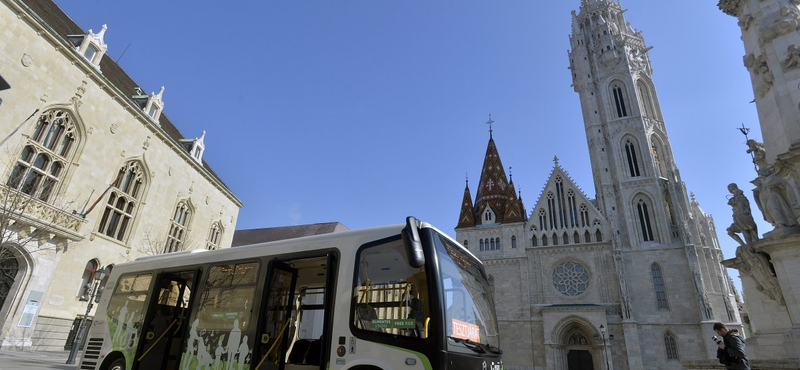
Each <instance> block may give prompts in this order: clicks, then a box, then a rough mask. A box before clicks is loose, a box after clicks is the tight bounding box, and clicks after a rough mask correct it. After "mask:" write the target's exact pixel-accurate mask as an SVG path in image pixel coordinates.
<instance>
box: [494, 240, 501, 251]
mask: <svg viewBox="0 0 800 370" xmlns="http://www.w3.org/2000/svg"><path fill="white" fill-rule="evenodd" d="M495 245H496V246H497V249H500V238H496V239H495Z"/></svg>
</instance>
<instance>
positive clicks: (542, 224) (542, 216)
mask: <svg viewBox="0 0 800 370" xmlns="http://www.w3.org/2000/svg"><path fill="white" fill-rule="evenodd" d="M539 229H541V230H542V231H544V230H547V213H546V212H545V211H544V208H542V209H540V210H539Z"/></svg>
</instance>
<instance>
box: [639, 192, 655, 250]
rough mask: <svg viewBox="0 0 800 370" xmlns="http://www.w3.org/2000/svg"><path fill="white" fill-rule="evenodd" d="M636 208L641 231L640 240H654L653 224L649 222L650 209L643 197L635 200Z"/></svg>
mask: <svg viewBox="0 0 800 370" xmlns="http://www.w3.org/2000/svg"><path fill="white" fill-rule="evenodd" d="M636 210H637V213H638V215H639V227H640V228H641V232H642V241H645V242H650V241H653V240H655V239H654V238H653V226H652V223H651V222H650V221H651V220H650V211H649V210H648V207H647V202H645V201H644V199H639V201H638V202H636Z"/></svg>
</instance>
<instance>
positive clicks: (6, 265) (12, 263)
mask: <svg viewBox="0 0 800 370" xmlns="http://www.w3.org/2000/svg"><path fill="white" fill-rule="evenodd" d="M19 270H20V268H19V261H18V260H17V257H16V256H15V255H14V254H13V253H12V252H11V251H10V250H9V249H8V248H0V312H3V311H4V309H5V308H6V307H5V305H6V300H7V298H9V295H11V291H12V288H13V287H14V282H15V281H16V279H17V276H18V275H19Z"/></svg>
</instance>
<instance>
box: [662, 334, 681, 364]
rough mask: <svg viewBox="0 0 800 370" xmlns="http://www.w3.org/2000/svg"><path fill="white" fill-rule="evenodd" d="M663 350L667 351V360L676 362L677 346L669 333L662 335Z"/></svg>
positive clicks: (673, 336)
mask: <svg viewBox="0 0 800 370" xmlns="http://www.w3.org/2000/svg"><path fill="white" fill-rule="evenodd" d="M664 349H666V351H667V360H678V345H677V341H676V340H675V335H674V334H672V333H671V332H666V333H665V334H664Z"/></svg>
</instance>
